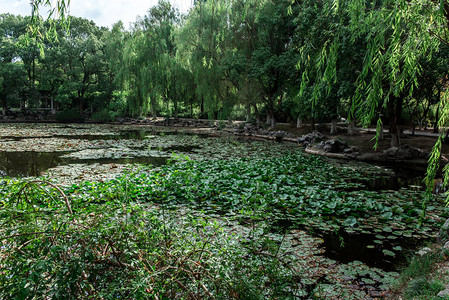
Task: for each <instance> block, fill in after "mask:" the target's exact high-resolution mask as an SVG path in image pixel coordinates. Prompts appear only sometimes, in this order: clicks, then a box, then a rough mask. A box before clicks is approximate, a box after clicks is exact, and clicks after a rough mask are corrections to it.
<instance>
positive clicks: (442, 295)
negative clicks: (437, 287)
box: [438, 288, 449, 298]
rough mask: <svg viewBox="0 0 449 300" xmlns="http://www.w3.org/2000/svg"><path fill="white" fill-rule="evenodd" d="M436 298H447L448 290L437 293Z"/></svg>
mask: <svg viewBox="0 0 449 300" xmlns="http://www.w3.org/2000/svg"><path fill="white" fill-rule="evenodd" d="M438 297H441V298H447V297H449V288H447V289H445V290H443V291H441V292H439V293H438Z"/></svg>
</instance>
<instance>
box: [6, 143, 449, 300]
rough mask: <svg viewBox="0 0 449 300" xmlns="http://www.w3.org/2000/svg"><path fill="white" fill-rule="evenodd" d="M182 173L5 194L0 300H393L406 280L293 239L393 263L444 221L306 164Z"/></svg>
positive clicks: (13, 184)
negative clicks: (336, 240)
mask: <svg viewBox="0 0 449 300" xmlns="http://www.w3.org/2000/svg"><path fill="white" fill-rule="evenodd" d="M176 160H178V161H177V162H172V163H171V164H169V165H166V166H163V167H161V168H160V169H149V168H141V169H139V170H137V171H136V172H134V173H132V174H129V175H127V176H123V177H121V178H119V179H116V180H112V181H109V182H102V183H90V182H85V183H81V184H77V185H72V186H70V187H67V188H65V189H64V190H61V189H60V188H58V187H56V186H54V185H53V184H51V183H49V182H46V181H40V180H36V181H31V182H29V181H24V182H22V181H19V180H10V179H4V180H2V181H1V182H0V183H1V184H0V191H1V193H2V195H4V196H3V198H2V200H1V202H0V205H1V208H2V209H1V211H0V220H1V224H0V225H1V227H0V234H1V245H2V246H1V247H0V265H1V270H2V271H1V272H0V296H1V297H2V299H30V298H36V299H46V298H49V297H50V298H94V299H99V298H142V299H146V298H148V299H157V298H159V299H162V298H182V299H201V298H209V297H211V298H212V297H213V298H219V299H233V298H235V299H278V298H282V299H294V298H295V297H311V296H316V297H320V295H321V296H322V297H324V298H326V297H329V298H332V297H337V296H342V295H343V296H344V297H345V298H347V299H361V298H363V297H364V295H365V294H364V293H365V292H364V291H362V290H350V289H349V290H348V286H347V285H348V284H352V282H353V281H354V282H355V281H360V280H361V281H363V282H366V283H367V284H371V285H377V286H379V289H381V290H385V289H386V288H387V287H388V285H389V284H391V282H392V280H394V278H396V277H397V275H398V274H397V273H393V272H385V271H382V270H380V269H377V268H370V267H368V266H366V265H365V264H363V263H361V262H357V261H354V262H352V263H351V264H342V263H337V262H335V261H333V260H330V259H327V258H325V257H323V256H321V255H320V253H321V250H320V249H319V246H320V243H322V240H320V239H317V238H313V237H311V236H309V235H308V234H306V232H305V231H302V230H293V231H291V230H289V229H288V226H290V225H293V227H294V228H298V227H303V226H305V227H303V228H304V229H307V230H308V231H309V232H317V233H322V234H326V233H328V234H329V233H330V234H334V235H335V234H336V235H337V236H340V238H341V243H344V242H345V238H343V236H346V233H353V234H354V233H357V234H358V235H360V236H362V237H363V236H364V237H369V238H366V242H367V243H368V244H367V245H366V246H364V247H367V248H366V249H358V250H359V252H361V253H362V252H364V251H372V252H370V253H372V254H371V255H377V256H376V257H379V255H380V257H379V259H380V258H381V257H384V259H388V258H391V257H395V256H399V255H401V252H402V251H403V249H402V247H401V245H402V246H404V245H406V244H407V241H412V240H413V239H421V238H425V237H427V236H429V235H431V232H433V231H434V230H436V228H438V226H439V225H440V224H441V222H442V221H443V220H444V219H443V217H444V216H447V214H448V211H447V210H445V209H444V208H442V206H441V205H435V206H433V207H430V208H429V215H428V218H427V219H426V223H425V224H423V226H421V227H419V226H418V216H419V215H420V209H421V203H420V200H419V199H420V197H421V196H422V192H414V191H410V190H406V189H404V190H399V191H380V192H379V191H376V192H374V191H369V188H368V186H367V184H368V183H369V182H372V181H373V180H374V179H375V178H376V177H378V176H379V170H376V168H373V169H370V168H367V166H360V167H359V166H356V165H353V166H343V165H339V164H331V165H329V162H328V161H326V160H324V159H321V158H318V157H311V156H307V155H305V154H304V153H302V152H295V153H291V154H288V155H285V156H282V157H279V158H273V157H270V158H265V159H251V160H250V159H241V158H230V159H227V160H225V159H212V160H210V159H209V160H204V161H191V160H189V159H186V158H180V157H177V158H176ZM324 170H326V172H325V171H324ZM298 174H299V176H298ZM318 174H319V175H318ZM336 174H340V175H341V177H340V178H338V179H336V178H335V175H336ZM440 200H441V199H440ZM435 203H436V202H435ZM352 260H355V258H354V257H351V261H352ZM329 268H331V270H330V269H329ZM324 278H325V280H323V279H324ZM365 296H366V295H365Z"/></svg>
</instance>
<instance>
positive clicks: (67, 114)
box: [56, 109, 84, 122]
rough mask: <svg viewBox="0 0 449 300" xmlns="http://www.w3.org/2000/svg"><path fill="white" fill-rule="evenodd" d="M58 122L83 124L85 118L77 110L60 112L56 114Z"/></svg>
mask: <svg viewBox="0 0 449 300" xmlns="http://www.w3.org/2000/svg"><path fill="white" fill-rule="evenodd" d="M56 120H57V121H59V122H83V121H84V117H83V115H82V114H80V112H79V111H78V110H76V109H68V110H62V111H58V112H57V113H56Z"/></svg>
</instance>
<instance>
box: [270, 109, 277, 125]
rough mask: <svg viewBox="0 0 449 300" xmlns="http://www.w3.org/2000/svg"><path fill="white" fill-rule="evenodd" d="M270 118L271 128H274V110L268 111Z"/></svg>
mask: <svg viewBox="0 0 449 300" xmlns="http://www.w3.org/2000/svg"><path fill="white" fill-rule="evenodd" d="M270 120H271V125H270V127H271V129H275V128H276V118H275V117H274V110H271V111H270Z"/></svg>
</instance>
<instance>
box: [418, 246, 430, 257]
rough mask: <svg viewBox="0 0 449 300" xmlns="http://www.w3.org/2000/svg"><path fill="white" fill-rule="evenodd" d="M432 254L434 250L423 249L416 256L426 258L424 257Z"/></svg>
mask: <svg viewBox="0 0 449 300" xmlns="http://www.w3.org/2000/svg"><path fill="white" fill-rule="evenodd" d="M430 252H432V249H430V248H428V247H425V248H422V249H421V250H419V251H418V252H416V254H417V255H419V256H424V255H427V254H428V253H430Z"/></svg>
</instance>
